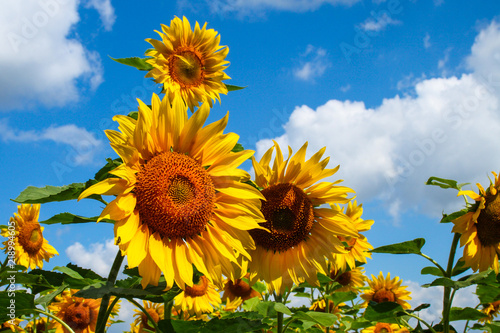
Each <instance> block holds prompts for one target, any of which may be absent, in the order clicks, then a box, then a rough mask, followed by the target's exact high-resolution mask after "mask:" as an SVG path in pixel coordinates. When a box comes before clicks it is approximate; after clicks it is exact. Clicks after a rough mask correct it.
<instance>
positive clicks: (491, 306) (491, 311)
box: [479, 300, 500, 323]
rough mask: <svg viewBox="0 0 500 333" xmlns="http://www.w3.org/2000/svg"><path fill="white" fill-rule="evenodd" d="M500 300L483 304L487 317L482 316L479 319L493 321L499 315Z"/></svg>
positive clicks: (483, 310)
mask: <svg viewBox="0 0 500 333" xmlns="http://www.w3.org/2000/svg"><path fill="white" fill-rule="evenodd" d="M499 310H500V300H499V301H495V302H492V303H488V304H486V305H484V306H483V309H482V310H481V311H482V312H483V313H484V314H486V315H487V317H484V318H480V319H479V321H480V322H483V323H485V322H487V323H491V322H492V321H493V319H494V318H495V317H496V316H497V315H498V313H499V312H500V311H499Z"/></svg>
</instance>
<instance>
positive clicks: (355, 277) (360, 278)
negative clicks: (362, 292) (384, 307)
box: [330, 267, 366, 293]
mask: <svg viewBox="0 0 500 333" xmlns="http://www.w3.org/2000/svg"><path fill="white" fill-rule="evenodd" d="M330 278H331V279H332V280H334V281H335V282H338V283H339V284H340V285H341V286H342V287H340V288H338V289H335V291H353V292H355V293H358V292H359V288H361V287H363V286H364V285H365V280H366V277H365V275H364V271H363V268H361V267H356V268H354V269H351V270H349V271H345V272H342V271H337V270H335V269H334V268H333V269H331V270H330Z"/></svg>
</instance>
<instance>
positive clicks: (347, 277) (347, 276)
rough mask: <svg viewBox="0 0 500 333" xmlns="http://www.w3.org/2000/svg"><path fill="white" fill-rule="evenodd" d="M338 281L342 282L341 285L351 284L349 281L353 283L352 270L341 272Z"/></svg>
mask: <svg viewBox="0 0 500 333" xmlns="http://www.w3.org/2000/svg"><path fill="white" fill-rule="evenodd" d="M335 281H337V282H338V283H340V284H341V285H343V286H347V285H349V283H351V281H352V279H351V272H350V271H349V272H345V273H342V274H340V276H339V277H337V280H335Z"/></svg>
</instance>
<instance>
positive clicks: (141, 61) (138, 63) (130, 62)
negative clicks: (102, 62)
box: [110, 57, 153, 71]
mask: <svg viewBox="0 0 500 333" xmlns="http://www.w3.org/2000/svg"><path fill="white" fill-rule="evenodd" d="M110 58H111V59H112V60H114V61H116V62H118V63H120V64H123V65H127V66H131V67H135V68H137V69H138V70H140V71H149V70H152V69H153V66H152V65H150V64H148V63H147V62H146V60H147V59H149V58H139V57H130V58H113V57H110Z"/></svg>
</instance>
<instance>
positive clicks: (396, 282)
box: [361, 272, 411, 309]
mask: <svg viewBox="0 0 500 333" xmlns="http://www.w3.org/2000/svg"><path fill="white" fill-rule="evenodd" d="M402 282H403V281H402V280H401V279H400V278H399V277H398V276H396V277H395V278H394V279H392V280H391V273H387V277H386V278H384V274H382V272H380V274H379V276H378V277H375V276H374V275H373V274H372V279H371V280H368V285H369V286H370V289H369V290H366V291H365V293H364V294H363V295H361V298H362V299H364V300H365V303H364V304H363V306H365V307H366V306H368V303H369V302H370V301H373V302H376V303H384V302H396V303H398V304H399V305H401V306H402V307H403V309H411V305H410V304H409V303H408V302H406V300H410V299H411V297H410V292H409V291H408V290H406V288H407V286H402V285H401V283H402Z"/></svg>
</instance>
